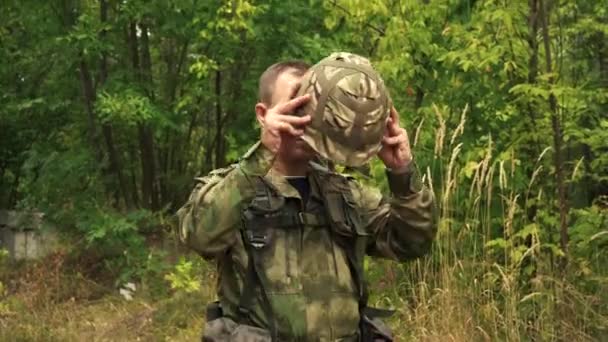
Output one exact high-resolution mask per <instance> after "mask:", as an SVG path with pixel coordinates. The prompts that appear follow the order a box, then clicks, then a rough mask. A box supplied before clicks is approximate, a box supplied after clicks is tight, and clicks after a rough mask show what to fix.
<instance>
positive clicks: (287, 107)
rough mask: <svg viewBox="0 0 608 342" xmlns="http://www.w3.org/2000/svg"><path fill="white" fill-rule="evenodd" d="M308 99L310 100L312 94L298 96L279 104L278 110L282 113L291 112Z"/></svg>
mask: <svg viewBox="0 0 608 342" xmlns="http://www.w3.org/2000/svg"><path fill="white" fill-rule="evenodd" d="M308 101H310V94H305V95H302V96H298V97H296V98H295V99H293V100H289V101H287V102H284V103H281V104H278V105H277V106H276V111H277V113H280V114H291V113H292V112H293V111H294V110H295V109H296V108H298V107H300V106H302V105H304V104H306V103H307V102H308Z"/></svg>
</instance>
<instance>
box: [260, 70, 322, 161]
mask: <svg viewBox="0 0 608 342" xmlns="http://www.w3.org/2000/svg"><path fill="white" fill-rule="evenodd" d="M301 80H302V76H298V75H296V74H295V73H293V71H289V70H287V71H286V72H283V73H281V74H280V75H279V77H277V80H276V82H275V84H274V91H273V93H272V105H271V106H275V105H276V104H277V103H280V102H285V101H289V100H290V99H292V98H294V97H295V95H296V93H297V92H298V89H299V88H300V82H301ZM279 155H280V156H281V158H282V159H283V160H285V161H288V162H289V161H291V162H302V161H308V160H311V159H312V158H313V157H314V156H315V152H314V150H313V149H312V148H311V147H310V146H309V145H308V144H307V143H306V142H304V140H302V139H300V138H296V137H294V136H292V135H289V134H285V133H282V135H281V150H280V151H279Z"/></svg>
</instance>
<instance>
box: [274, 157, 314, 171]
mask: <svg viewBox="0 0 608 342" xmlns="http://www.w3.org/2000/svg"><path fill="white" fill-rule="evenodd" d="M309 167H310V166H309V165H308V161H304V160H302V161H295V162H294V161H289V162H288V161H286V160H285V159H283V158H281V157H280V156H277V159H275V161H274V164H273V165H272V170H273V171H275V172H277V173H279V174H281V175H283V176H306V174H307V173H308V169H309Z"/></svg>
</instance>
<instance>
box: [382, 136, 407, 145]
mask: <svg viewBox="0 0 608 342" xmlns="http://www.w3.org/2000/svg"><path fill="white" fill-rule="evenodd" d="M405 141H406V137H405V136H404V135H402V134H400V135H397V136H394V137H384V138H383V139H382V143H384V145H387V146H395V145H399V144H403V143H405Z"/></svg>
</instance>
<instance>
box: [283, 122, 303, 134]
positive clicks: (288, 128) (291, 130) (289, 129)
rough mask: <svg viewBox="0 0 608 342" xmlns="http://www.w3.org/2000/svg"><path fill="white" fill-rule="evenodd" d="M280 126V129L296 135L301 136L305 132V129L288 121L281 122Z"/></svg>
mask: <svg viewBox="0 0 608 342" xmlns="http://www.w3.org/2000/svg"><path fill="white" fill-rule="evenodd" d="M278 128H279V131H281V132H284V133H288V134H290V135H293V136H296V137H299V136H301V135H302V134H304V130H303V129H297V128H295V127H293V126H292V125H290V124H288V123H286V122H280V123H279V126H278Z"/></svg>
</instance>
